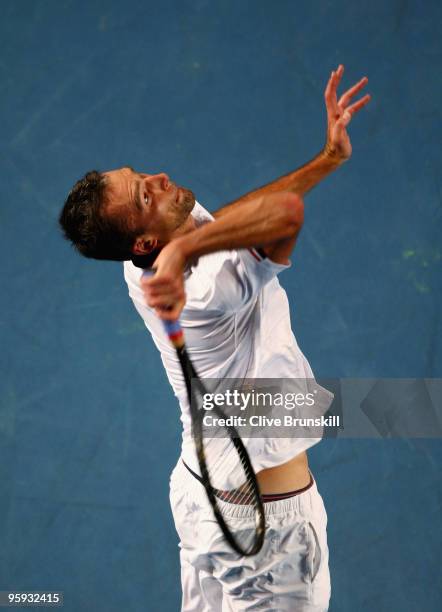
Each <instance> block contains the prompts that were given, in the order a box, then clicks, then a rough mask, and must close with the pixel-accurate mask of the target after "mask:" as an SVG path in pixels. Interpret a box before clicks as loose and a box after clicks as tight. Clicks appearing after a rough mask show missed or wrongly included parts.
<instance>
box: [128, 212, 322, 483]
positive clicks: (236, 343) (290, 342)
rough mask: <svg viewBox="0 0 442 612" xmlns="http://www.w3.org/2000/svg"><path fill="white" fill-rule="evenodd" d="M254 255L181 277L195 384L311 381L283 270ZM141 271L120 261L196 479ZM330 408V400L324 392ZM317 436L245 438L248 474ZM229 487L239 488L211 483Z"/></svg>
mask: <svg viewBox="0 0 442 612" xmlns="http://www.w3.org/2000/svg"><path fill="white" fill-rule="evenodd" d="M192 216H193V217H194V218H195V221H196V224H197V226H200V225H202V224H204V223H208V222H211V221H212V220H213V217H212V216H211V215H210V213H208V212H207V211H206V210H205V209H204V208H203V207H202V206H201V205H200V204H198V203H195V207H194V209H193V211H192ZM289 267H290V264H288V265H283V264H278V263H275V262H272V261H271V260H270V259H268V258H263V257H262V256H260V255H259V254H258V252H257V251H255V250H254V249H240V250H234V251H218V252H216V253H211V254H209V255H204V256H202V257H200V258H199V259H198V261H197V262H196V263H195V264H194V265H192V266H191V267H190V268H189V269H188V270H186V273H185V292H186V304H185V307H184V309H183V311H182V313H181V316H180V323H181V326H182V328H183V331H184V335H185V339H186V347H187V350H188V353H189V356H190V358H191V360H192V363H193V364H194V366H195V369H196V371H197V372H198V374H199V376H200V377H201V378H236V379H244V378H290V379H293V378H298V379H306V378H309V379H312V378H314V376H313V372H312V369H311V367H310V365H309V363H308V361H307V359H306V358H305V356H304V355H303V353H302V352H301V350H300V348H299V346H298V344H297V342H296V339H295V336H294V335H293V332H292V329H291V324H290V310H289V303H288V299H287V294H286V292H285V291H284V289H283V288H282V287H281V286H280V284H279V281H278V279H277V275H278V274H279V272H281V271H283V270H285V269H286V268H289ZM142 274H143V270H142V269H140V268H137V267H136V266H134V265H133V263H132V262H131V261H125V262H124V277H125V280H126V282H127V285H128V288H129V295H130V297H131V298H132V300H133V303H134V306H135V308H136V309H137V311H138V312H139V314H140V315H141V317H142V318H143V320H144V322H145V324H146V327H147V328H148V330H149V331H150V333H151V335H152V338H153V340H154V342H155V344H156V346H157V348H158V349H159V351H160V353H161V359H162V362H163V364H164V367H165V369H166V373H167V376H168V379H169V382H170V383H171V385H172V387H173V390H174V392H175V395H176V397H177V398H178V401H179V403H180V407H181V421H182V424H183V436H182V453H181V454H182V458H183V459H184V461H185V462H186V463H187V465H189V466H190V467H191V468H192V469H193V470H194V471H195V472H197V473H199V468H198V463H197V459H196V454H195V449H194V443H193V439H192V436H191V419H190V413H189V404H188V398H187V394H186V388H185V385H184V379H183V376H182V372H181V368H180V365H179V362H178V359H177V356H176V353H175V349H174V347H173V346H171V344H170V341H169V339H168V337H167V335H166V333H165V331H164V328H163V323H162V321H161V320H160V319H159V318H158V317H157V315H156V314H155V311H154V310H153V309H152V308H150V307H149V306H147V305H146V303H145V300H144V296H143V292H142V290H141V287H140V279H141V276H142ZM327 393H328V395H329V398H330V402H331V400H332V398H333V394H331V393H329V392H327ZM320 439H321V438H270V439H259V438H255V439H253V440H252V439H248V440H247V443H246V447H247V449H248V451H249V455H250V458H251V461H252V465H253V467H254V469H255V472H259V471H260V470H262V469H264V468H268V467H274V466H276V465H279V464H281V463H285V462H286V461H289V460H290V459H292V458H293V457H295V456H296V455H297V454H299V453H300V452H302V451H304V450H306V449H307V448H309V447H311V446H313V445H314V444H316V443H317V442H319V440H320ZM213 484H214V486H217V487H219V488H224V489H228V488H232V487H233V486H237V485H238V484H239V483H235V482H234V481H228V480H225V481H223V482H218V483H216V484H215V483H213Z"/></svg>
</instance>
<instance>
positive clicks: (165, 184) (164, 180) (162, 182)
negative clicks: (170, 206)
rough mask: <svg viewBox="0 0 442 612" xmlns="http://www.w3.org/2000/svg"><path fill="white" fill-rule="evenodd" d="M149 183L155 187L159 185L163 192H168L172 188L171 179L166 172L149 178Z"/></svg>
mask: <svg viewBox="0 0 442 612" xmlns="http://www.w3.org/2000/svg"><path fill="white" fill-rule="evenodd" d="M149 181H150V182H152V183H154V184H155V185H158V186H159V187H160V188H161V189H162V190H163V191H167V190H168V189H169V187H170V179H169V176H168V175H167V174H166V173H165V172H160V173H159V174H154V175H153V176H151V177H149Z"/></svg>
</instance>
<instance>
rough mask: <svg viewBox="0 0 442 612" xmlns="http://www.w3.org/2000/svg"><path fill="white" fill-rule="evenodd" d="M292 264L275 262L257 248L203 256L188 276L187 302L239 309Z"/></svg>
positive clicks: (228, 310) (210, 307) (221, 309)
mask: <svg viewBox="0 0 442 612" xmlns="http://www.w3.org/2000/svg"><path fill="white" fill-rule="evenodd" d="M290 265H291V264H290V263H289V264H278V263H275V262H273V261H271V260H270V259H269V258H268V257H266V256H265V255H264V253H262V252H260V251H258V250H256V249H239V250H236V251H220V252H218V253H213V254H211V255H206V256H203V257H201V258H200V259H199V261H198V265H197V266H196V268H195V269H194V270H193V271H192V274H191V275H190V278H189V280H188V282H189V286H188V288H186V292H187V295H188V302H187V305H186V306H187V308H189V309H192V307H194V308H196V309H198V310H200V309H205V310H211V311H219V312H220V313H233V312H236V311H237V310H240V309H242V308H243V307H245V306H247V305H249V304H250V302H251V301H254V300H255V299H256V297H257V296H258V294H259V292H260V291H261V289H262V288H263V287H264V286H265V285H266V284H267V283H268V282H269V281H271V280H272V279H273V278H275V277H276V276H277V275H278V274H279V273H280V272H282V271H283V270H286V269H287V268H289V267H290Z"/></svg>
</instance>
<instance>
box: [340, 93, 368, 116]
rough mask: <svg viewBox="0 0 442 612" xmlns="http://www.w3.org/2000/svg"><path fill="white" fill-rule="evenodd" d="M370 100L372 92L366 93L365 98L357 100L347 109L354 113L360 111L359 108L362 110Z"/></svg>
mask: <svg viewBox="0 0 442 612" xmlns="http://www.w3.org/2000/svg"><path fill="white" fill-rule="evenodd" d="M370 100H371V96H370V94H366V95H365V96H364V97H363V98H361V99H360V100H358V101H357V102H354V103H353V104H351V105H350V106H347V108H346V109H345V111H346V112H349V113H351V114H352V115H354V114H355V113H357V112H358V110H361V108H363V107H364V106H366V105H367V104H368V103H369V102H370Z"/></svg>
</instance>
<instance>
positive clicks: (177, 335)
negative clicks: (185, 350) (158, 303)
mask: <svg viewBox="0 0 442 612" xmlns="http://www.w3.org/2000/svg"><path fill="white" fill-rule="evenodd" d="M154 274H155V270H153V269H147V270H144V272H143V277H145V278H146V277H147V278H150V277H152V276H153V275H154ZM162 323H163V326H164V330H165V332H166V334H167V335H168V336H169V340H170V341H171V343H172V344H173V345H174V347H175V348H180V347H182V346H184V333H183V330H182V328H181V325H180V322H179V321H178V319H176V320H175V321H166V320H164V319H162Z"/></svg>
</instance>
